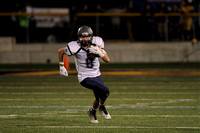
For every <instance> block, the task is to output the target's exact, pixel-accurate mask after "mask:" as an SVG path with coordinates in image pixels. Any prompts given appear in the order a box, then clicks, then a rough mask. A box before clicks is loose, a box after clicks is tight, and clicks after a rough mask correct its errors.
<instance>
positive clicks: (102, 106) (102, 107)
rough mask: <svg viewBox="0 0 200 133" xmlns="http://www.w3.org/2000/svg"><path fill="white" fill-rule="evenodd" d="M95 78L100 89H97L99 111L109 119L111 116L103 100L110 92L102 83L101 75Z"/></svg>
mask: <svg viewBox="0 0 200 133" xmlns="http://www.w3.org/2000/svg"><path fill="white" fill-rule="evenodd" d="M97 78H98V80H97V83H96V84H97V85H98V88H99V90H100V91H99V112H100V113H101V115H102V116H103V117H104V118H105V119H107V120H109V119H111V116H110V114H109V112H108V111H107V109H106V107H105V102H106V99H107V98H108V96H109V94H110V91H109V88H108V87H107V86H106V85H105V84H104V83H103V81H102V79H101V76H99V77H97Z"/></svg>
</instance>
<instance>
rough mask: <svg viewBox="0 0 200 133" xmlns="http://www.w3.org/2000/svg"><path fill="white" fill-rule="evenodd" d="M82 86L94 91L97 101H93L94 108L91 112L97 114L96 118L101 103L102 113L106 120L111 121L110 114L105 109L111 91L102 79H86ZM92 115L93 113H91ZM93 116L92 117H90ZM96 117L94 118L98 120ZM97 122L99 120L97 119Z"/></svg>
mask: <svg viewBox="0 0 200 133" xmlns="http://www.w3.org/2000/svg"><path fill="white" fill-rule="evenodd" d="M81 85H82V86H84V87H86V88H89V89H91V90H93V92H94V95H95V100H94V101H93V107H92V108H91V109H90V110H89V111H90V112H92V111H93V112H95V116H96V109H97V108H98V105H99V103H100V106H99V107H100V110H99V111H100V113H101V114H102V116H103V117H104V118H105V119H111V116H110V114H109V113H108V111H107V110H106V108H105V101H106V99H107V97H108V96H109V93H110V92H109V89H108V87H107V86H106V85H105V84H104V83H103V81H102V80H101V77H100V76H99V77H95V78H86V79H84V80H83V81H82V82H81ZM90 114H91V113H90ZM90 116H91V115H90ZM95 116H94V118H96V117H95ZM96 120H97V119H96ZM91 122H92V123H95V122H93V119H92V117H91Z"/></svg>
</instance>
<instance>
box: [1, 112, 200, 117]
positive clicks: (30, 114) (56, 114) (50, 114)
mask: <svg viewBox="0 0 200 133" xmlns="http://www.w3.org/2000/svg"><path fill="white" fill-rule="evenodd" d="M34 116H35V117H36V116H51V117H55V116H56V117H59V116H60V117H88V116H87V115H71V114H70V115H69V114H65V115H64V114H62V115H59V114H58V113H27V114H26V115H17V114H12V115H0V118H13V117H14V118H16V117H34ZM97 116H98V117H100V116H101V115H97ZM112 117H162V118H200V115H112Z"/></svg>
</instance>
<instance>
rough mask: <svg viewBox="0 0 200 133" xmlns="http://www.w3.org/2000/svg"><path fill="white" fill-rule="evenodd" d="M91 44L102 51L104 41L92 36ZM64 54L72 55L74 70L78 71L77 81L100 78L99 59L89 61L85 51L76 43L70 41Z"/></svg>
mask: <svg viewBox="0 0 200 133" xmlns="http://www.w3.org/2000/svg"><path fill="white" fill-rule="evenodd" d="M92 43H93V44H96V45H97V46H99V47H100V48H101V49H104V41H103V39H102V38H101V37H98V36H93V39H92ZM104 52H105V51H104ZM65 53H66V54H67V55H68V56H72V55H74V57H75V64H76V70H77V71H78V80H79V82H81V81H82V80H84V79H85V78H87V77H96V76H100V75H101V73H100V70H99V67H100V63H99V58H98V57H96V58H94V59H91V58H89V57H88V56H87V50H86V49H83V48H82V47H81V45H80V43H78V42H77V41H71V42H69V43H68V44H67V46H66V48H65Z"/></svg>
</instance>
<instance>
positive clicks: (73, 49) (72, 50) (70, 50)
mask: <svg viewBox="0 0 200 133" xmlns="http://www.w3.org/2000/svg"><path fill="white" fill-rule="evenodd" d="M80 49H81V47H80V46H79V45H78V43H77V42H76V41H72V42H69V43H68V44H67V46H66V47H65V53H66V54H67V55H68V56H72V55H75V54H76V53H78V51H79V50H80Z"/></svg>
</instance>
